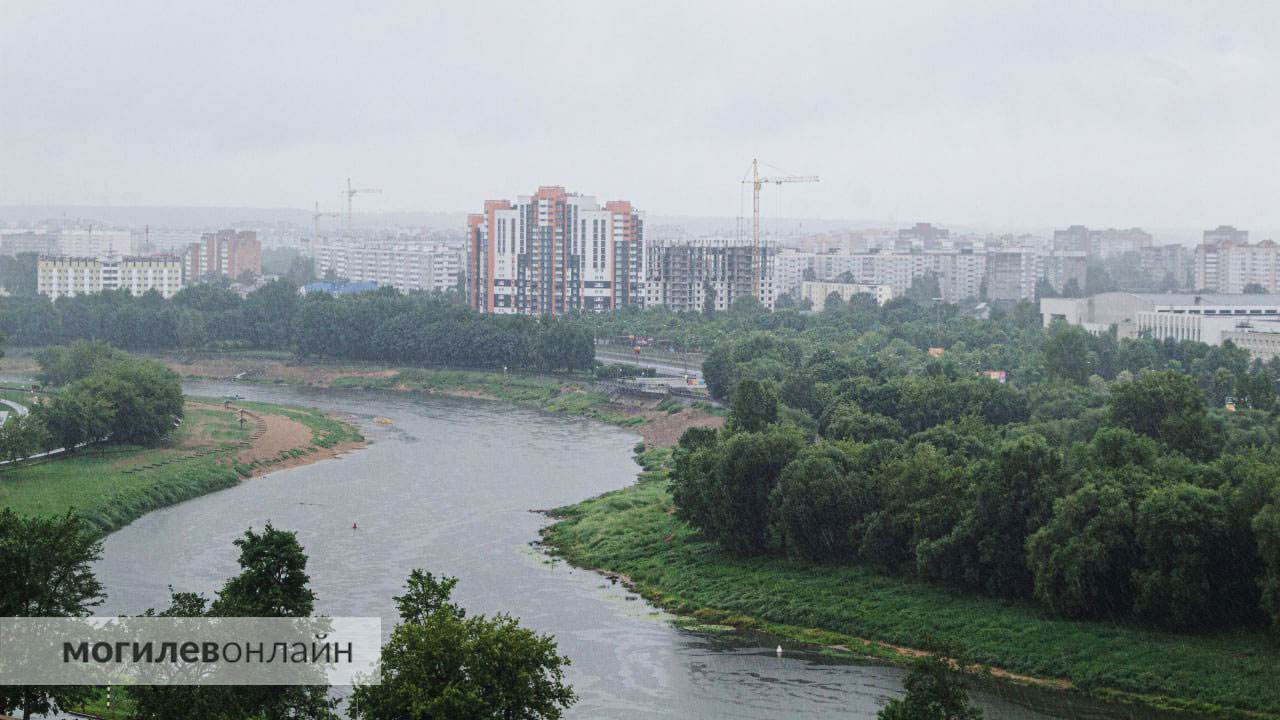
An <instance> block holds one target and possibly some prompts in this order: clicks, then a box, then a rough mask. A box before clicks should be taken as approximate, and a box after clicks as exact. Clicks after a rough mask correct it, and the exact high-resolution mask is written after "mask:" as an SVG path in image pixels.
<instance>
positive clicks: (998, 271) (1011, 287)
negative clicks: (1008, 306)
mask: <svg viewBox="0 0 1280 720" xmlns="http://www.w3.org/2000/svg"><path fill="white" fill-rule="evenodd" d="M986 258H987V277H986V289H987V299H988V300H993V301H995V300H1005V301H1014V302H1017V301H1019V300H1034V299H1035V297H1036V282H1037V281H1038V280H1039V279H1040V278H1041V276H1042V272H1041V270H1042V262H1041V261H1042V256H1041V254H1040V253H1039V252H1038V251H1036V250H1035V249H1031V248H1013V247H1009V248H994V249H988V250H987V252H986Z"/></svg>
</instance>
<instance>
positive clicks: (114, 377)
mask: <svg viewBox="0 0 1280 720" xmlns="http://www.w3.org/2000/svg"><path fill="white" fill-rule="evenodd" d="M36 359H37V361H38V362H39V363H40V366H41V370H40V373H39V378H40V380H41V382H42V383H43V385H44V389H45V390H49V389H52V390H53V392H42V394H41V395H40V396H39V401H38V402H31V403H30V408H29V409H30V413H29V414H27V415H25V416H23V415H19V414H17V413H10V415H9V417H8V419H7V421H6V422H5V423H3V424H2V425H0V455H2V456H3V459H5V460H10V461H16V460H19V459H21V458H25V457H30V456H31V455H35V454H37V453H40V452H43V451H47V450H55V449H58V448H65V449H66V450H67V452H75V450H76V448H78V447H80V446H82V445H85V444H90V443H96V442H99V441H109V442H112V443H131V444H139V445H150V444H154V443H156V442H159V441H161V440H163V439H165V438H166V437H168V436H169V434H170V433H171V432H172V431H173V428H174V426H175V425H176V424H177V423H179V422H181V420H182V416H183V401H182V386H181V383H180V381H179V379H178V376H177V374H176V373H174V372H173V371H171V370H169V369H168V368H166V367H165V366H163V365H161V364H160V363H158V362H156V361H154V360H147V359H143V358H136V357H133V356H131V355H129V354H128V353H125V352H121V351H120V350H116V349H115V348H112V347H111V346H110V345H107V344H106V343H102V342H78V343H74V344H72V345H71V346H69V347H62V346H58V347H50V348H44V349H42V350H40V351H39V352H37V353H36Z"/></svg>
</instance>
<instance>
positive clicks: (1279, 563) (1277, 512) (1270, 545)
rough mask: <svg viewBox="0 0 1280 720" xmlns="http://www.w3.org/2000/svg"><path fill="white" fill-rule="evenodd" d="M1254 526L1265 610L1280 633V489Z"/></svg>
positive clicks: (1254, 522) (1254, 519)
mask: <svg viewBox="0 0 1280 720" xmlns="http://www.w3.org/2000/svg"><path fill="white" fill-rule="evenodd" d="M1251 526H1252V529H1253V534H1254V537H1255V538H1256V539H1257V543H1258V554H1259V556H1260V559H1261V564H1262V573H1261V577H1260V578H1259V585H1261V588H1262V608H1263V610H1265V611H1266V613H1267V615H1268V616H1269V617H1270V618H1271V625H1272V627H1273V628H1275V629H1277V630H1280V487H1278V488H1277V489H1276V490H1275V491H1274V492H1273V499H1272V502H1270V503H1268V504H1267V505H1265V506H1263V508H1262V509H1261V510H1259V511H1258V514H1257V515H1254V516H1253V521H1252V523H1251Z"/></svg>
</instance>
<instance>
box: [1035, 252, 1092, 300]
mask: <svg viewBox="0 0 1280 720" xmlns="http://www.w3.org/2000/svg"><path fill="white" fill-rule="evenodd" d="M1040 262H1041V268H1040V270H1041V274H1042V276H1043V277H1044V279H1045V280H1046V281H1048V283H1049V285H1051V286H1052V287H1053V289H1054V291H1055V292H1058V293H1062V292H1065V291H1067V290H1070V289H1075V290H1076V291H1077V294H1078V293H1079V292H1083V291H1084V285H1085V280H1086V279H1087V277H1088V270H1089V258H1088V255H1087V254H1085V253H1083V252H1080V251H1078V250H1050V251H1048V252H1045V253H1043V254H1042V255H1041V259H1040Z"/></svg>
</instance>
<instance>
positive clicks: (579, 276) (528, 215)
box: [466, 186, 645, 315]
mask: <svg viewBox="0 0 1280 720" xmlns="http://www.w3.org/2000/svg"><path fill="white" fill-rule="evenodd" d="M644 272H645V261H644V219H643V216H642V215H641V213H639V212H638V211H636V210H635V209H634V208H633V207H632V206H631V203H630V202H628V201H626V200H610V201H608V202H606V203H604V205H603V206H601V205H600V203H598V202H597V201H596V199H595V198H594V197H590V196H587V195H578V194H576V193H569V192H566V191H565V189H564V188H563V187H559V186H543V187H540V188H538V191H537V192H536V193H534V194H533V195H522V196H520V197H519V198H517V200H516V202H514V203H512V202H510V201H507V200H488V201H486V202H485V204H484V212H483V213H477V214H472V215H469V216H468V217H467V267H466V275H467V302H468V303H469V304H470V305H471V307H473V308H475V309H477V310H479V311H480V312H485V313H514V314H522V315H557V314H561V313H567V312H573V311H579V310H583V311H588V312H602V311H606V310H614V309H617V308H621V307H625V306H639V305H641V304H643V303H644Z"/></svg>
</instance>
